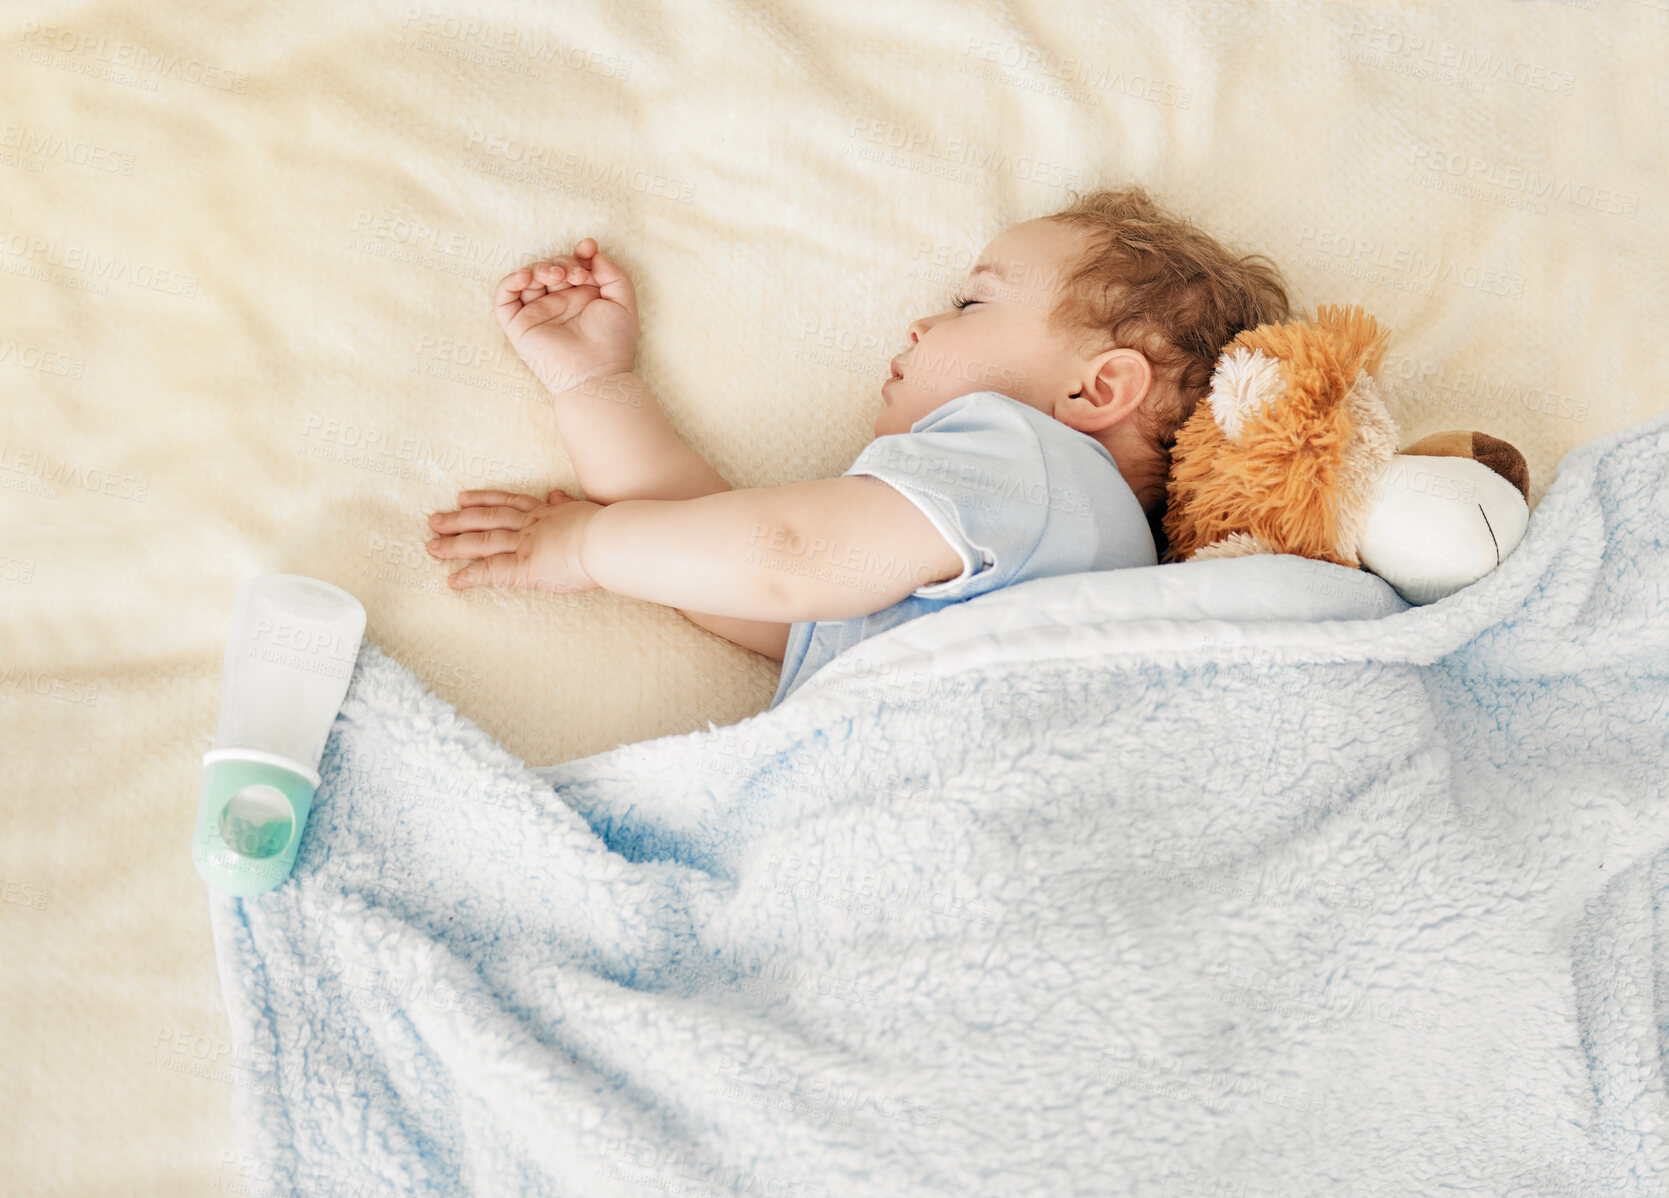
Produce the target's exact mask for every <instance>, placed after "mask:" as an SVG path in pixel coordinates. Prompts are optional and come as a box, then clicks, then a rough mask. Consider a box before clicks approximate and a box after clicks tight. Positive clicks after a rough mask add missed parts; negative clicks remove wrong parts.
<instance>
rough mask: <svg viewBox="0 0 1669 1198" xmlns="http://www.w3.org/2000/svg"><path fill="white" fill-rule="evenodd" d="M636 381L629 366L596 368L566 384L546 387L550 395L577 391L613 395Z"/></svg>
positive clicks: (584, 393)
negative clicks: (605, 368)
mask: <svg viewBox="0 0 1669 1198" xmlns="http://www.w3.org/2000/svg"><path fill="white" fill-rule="evenodd" d="M637 382H638V377H637V375H635V374H633V373H632V368H631V367H630V366H622V367H619V368H618V369H607V370H596V371H593V372H592V373H590V374H588V375H585V376H584V377H582V378H578V379H576V380H574V381H573V382H571V383H568V384H566V385H561V384H558V385H555V386H550V387H548V388H547V389H548V390H549V391H550V393H551V394H552V395H558V396H561V395H567V394H568V393H569V392H572V391H578V392H580V393H581V394H582V395H601V396H605V397H606V396H613V395H616V394H619V393H620V392H621V391H623V390H625V389H626V388H628V387H630V386H632V385H634V384H636V383H637Z"/></svg>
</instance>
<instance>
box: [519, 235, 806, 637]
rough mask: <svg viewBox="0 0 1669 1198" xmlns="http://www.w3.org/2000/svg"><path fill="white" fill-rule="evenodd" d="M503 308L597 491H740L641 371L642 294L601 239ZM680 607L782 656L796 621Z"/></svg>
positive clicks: (528, 279)
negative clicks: (687, 437) (682, 429)
mask: <svg viewBox="0 0 1669 1198" xmlns="http://www.w3.org/2000/svg"><path fill="white" fill-rule="evenodd" d="M494 311H495V312H496V314H497V316H498V320H499V324H500V326H501V327H502V328H503V329H504V334H505V336H506V337H507V338H508V339H509V340H510V343H511V345H513V346H514V347H515V349H516V352H517V353H518V354H519V355H520V356H521V357H522V359H523V361H525V362H526V363H527V364H528V366H529V367H530V368H531V369H532V371H533V373H534V374H535V376H537V377H538V379H539V380H540V382H542V383H543V384H544V385H545V387H546V389H547V390H549V391H550V392H551V396H552V399H553V406H554V413H555V417H556V424H557V430H558V431H559V432H560V433H561V435H562V441H563V444H564V445H565V446H566V447H567V450H568V456H569V458H570V460H572V462H573V463H574V471H575V473H576V474H577V475H578V476H579V483H580V488H581V489H582V490H583V491H584V492H585V495H586V497H587V498H588V499H590V500H593V501H595V502H597V503H603V504H608V503H614V502H618V501H619V500H623V499H694V498H698V497H700V496H703V495H711V494H715V493H717V492H720V491H728V490H729V489H730V484H729V483H728V482H726V481H725V479H724V478H723V477H722V476H721V475H720V474H719V473H718V471H716V470H714V469H713V467H712V466H711V465H709V464H708V462H707V461H706V459H704V458H703V457H702V456H701V455H700V454H698V453H696V452H695V450H693V449H691V448H690V447H689V446H688V445H687V444H686V443H685V442H684V440H683V439H682V438H681V437H679V436H678V434H677V433H676V432H675V431H674V430H673V428H672V425H671V424H670V423H669V422H668V421H667V418H666V415H665V413H664V412H663V411H662V409H661V405H660V403H659V402H658V401H657V400H656V398H655V395H654V393H653V392H652V391H651V390H650V388H649V386H648V384H647V383H645V382H644V381H643V379H642V378H640V377H639V376H638V375H637V374H635V373H633V370H632V366H633V357H634V356H635V353H636V347H637V340H638V332H639V324H638V314H637V292H636V289H635V288H634V287H633V286H632V281H631V277H630V276H629V275H628V274H627V273H626V272H625V270H623V269H622V268H621V267H620V265H619V264H618V263H616V262H615V261H614V260H613V259H612V258H609V257H608V256H607V255H605V254H604V253H603V252H602V249H601V247H600V246H599V245H598V244H597V241H596V239H595V238H592V237H586V238H582V239H581V240H580V241H579V243H578V244H576V245H575V246H574V253H573V254H572V255H559V256H557V257H554V258H552V259H550V260H549V261H547V262H536V263H533V264H532V265H529V266H524V267H522V268H521V269H520V270H517V271H513V272H511V273H510V274H509V275H507V276H505V278H504V279H502V280H500V282H499V285H498V292H497V295H496V296H495V302H494ZM679 610H681V611H682V612H683V614H684V615H685V616H687V617H688V618H689V619H690V620H691V621H693V622H694V623H696V624H699V625H700V626H701V627H703V628H705V629H707V630H708V631H709V632H713V633H715V634H717V635H719V636H722V637H724V638H725V639H726V640H729V641H732V642H734V643H736V644H738V645H741V646H743V647H744V648H747V649H752V650H753V651H754V652H756V653H762V654H764V655H765V656H767V657H774V658H775V659H777V660H778V661H781V660H782V657H783V652H784V649H785V648H786V646H787V642H788V631H789V629H788V625H787V624H784V623H777V622H768V621H754V620H742V619H737V618H736V617H734V616H720V615H715V614H713V613H710V612H701V611H695V610H693V609H689V608H680V609H679Z"/></svg>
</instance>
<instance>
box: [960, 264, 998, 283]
mask: <svg viewBox="0 0 1669 1198" xmlns="http://www.w3.org/2000/svg"><path fill="white" fill-rule="evenodd" d="M980 275H996V276H997V277H998V278H999V279H1000V278H1002V277H1003V274H1002V271H1000V270H998V269H997V268H996V267H995V266H992V265H991V264H990V263H989V262H975V263H974V268H973V269H972V270H970V271H969V272H968V281H969V282H970V283H971V282H973V281H974V280H975V279H977V278H979V276H980Z"/></svg>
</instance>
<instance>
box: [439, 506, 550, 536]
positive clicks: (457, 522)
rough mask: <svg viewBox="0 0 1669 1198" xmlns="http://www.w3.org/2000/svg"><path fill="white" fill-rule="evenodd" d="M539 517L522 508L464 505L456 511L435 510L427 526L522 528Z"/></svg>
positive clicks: (452, 529) (457, 529)
mask: <svg viewBox="0 0 1669 1198" xmlns="http://www.w3.org/2000/svg"><path fill="white" fill-rule="evenodd" d="M538 518H539V517H537V516H535V515H534V514H533V513H532V512H531V511H528V510H526V509H524V508H513V507H466V508H464V509H463V510H462V511H458V512H436V513H435V514H434V515H432V516H430V517H429V527H431V528H433V529H434V530H435V531H436V532H446V533H450V532H481V531H483V530H485V529H489V528H512V529H522V528H526V527H527V526H528V525H529V524H532V523H533V522H534V521H535V520H537V519H538Z"/></svg>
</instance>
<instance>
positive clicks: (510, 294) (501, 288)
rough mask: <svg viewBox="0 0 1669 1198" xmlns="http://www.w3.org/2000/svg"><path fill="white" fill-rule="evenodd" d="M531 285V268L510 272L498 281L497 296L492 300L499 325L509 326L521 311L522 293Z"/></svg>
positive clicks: (526, 267) (525, 267)
mask: <svg viewBox="0 0 1669 1198" xmlns="http://www.w3.org/2000/svg"><path fill="white" fill-rule="evenodd" d="M532 285H533V268H532V267H531V266H524V267H522V268H521V269H520V270H516V271H511V272H510V273H509V274H507V275H505V276H504V277H503V278H502V279H500V280H499V281H498V294H497V295H496V296H495V297H494V298H493V311H494V312H495V313H496V314H497V315H498V322H499V323H500V324H509V323H510V321H511V320H512V319H513V318H514V317H515V315H516V313H518V312H520V311H521V310H522V302H523V301H522V292H523V291H526V290H527V289H528V288H529V287H531V286H532Z"/></svg>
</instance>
